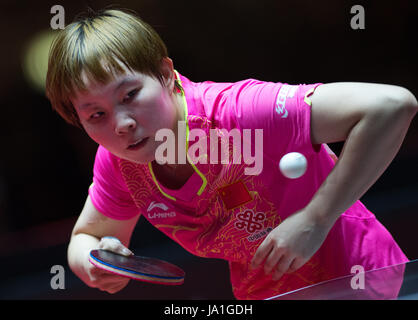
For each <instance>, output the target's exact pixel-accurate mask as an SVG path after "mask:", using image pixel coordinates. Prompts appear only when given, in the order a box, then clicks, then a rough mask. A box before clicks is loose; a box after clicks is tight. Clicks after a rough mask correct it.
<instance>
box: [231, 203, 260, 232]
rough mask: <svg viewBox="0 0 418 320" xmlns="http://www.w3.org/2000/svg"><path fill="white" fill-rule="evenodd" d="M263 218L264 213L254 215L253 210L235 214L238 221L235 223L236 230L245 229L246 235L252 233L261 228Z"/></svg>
mask: <svg viewBox="0 0 418 320" xmlns="http://www.w3.org/2000/svg"><path fill="white" fill-rule="evenodd" d="M265 218H266V215H265V214H264V212H257V213H254V211H253V210H251V209H247V210H245V211H244V212H240V213H238V214H237V219H238V221H237V222H235V227H236V228H237V229H238V230H243V229H245V231H247V232H248V233H254V232H256V231H258V230H261V229H262V228H263V224H262V223H261V222H263V221H264V219H265Z"/></svg>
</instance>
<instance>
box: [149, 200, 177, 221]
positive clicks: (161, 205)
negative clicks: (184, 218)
mask: <svg viewBox="0 0 418 320" xmlns="http://www.w3.org/2000/svg"><path fill="white" fill-rule="evenodd" d="M154 208H159V209H161V210H164V211H167V210H168V207H167V206H166V205H165V204H164V203H156V202H155V201H152V202H151V203H150V205H149V206H148V209H147V212H148V218H149V219H155V218H173V217H175V216H176V213H175V212H174V211H171V212H157V213H154V214H151V213H149V212H150V211H151V210H152V209H154Z"/></svg>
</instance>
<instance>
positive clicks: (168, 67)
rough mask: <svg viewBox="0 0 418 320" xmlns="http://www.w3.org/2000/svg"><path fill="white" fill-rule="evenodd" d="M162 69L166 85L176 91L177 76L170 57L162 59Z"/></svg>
mask: <svg viewBox="0 0 418 320" xmlns="http://www.w3.org/2000/svg"><path fill="white" fill-rule="evenodd" d="M160 71H161V75H162V76H163V81H164V85H165V87H166V88H167V89H168V91H169V92H174V87H175V79H176V77H175V74H174V67H173V61H172V60H171V59H170V58H169V57H164V58H163V59H162V60H161V65H160Z"/></svg>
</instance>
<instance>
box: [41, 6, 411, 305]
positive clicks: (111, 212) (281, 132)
mask: <svg viewBox="0 0 418 320" xmlns="http://www.w3.org/2000/svg"><path fill="white" fill-rule="evenodd" d="M46 84H47V89H46V92H47V96H48V98H49V99H50V101H51V104H52V106H53V108H54V109H55V110H56V111H57V112H58V113H59V114H60V115H61V116H62V117H63V118H64V119H65V120H66V121H67V122H68V123H70V124H72V125H76V126H79V127H80V128H82V129H83V130H85V132H86V133H87V134H88V135H89V136H90V137H91V139H93V140H94V141H95V142H97V143H98V145H99V147H98V150H97V155H96V159H95V164H94V177H93V184H92V185H91V187H90V188H89V191H88V196H87V200H86V203H85V206H84V208H83V210H82V212H81V214H80V217H79V219H78V221H77V223H76V225H75V227H74V230H73V233H72V237H71V241H70V244H69V248H68V259H69V265H70V266H71V268H72V270H73V271H74V272H75V273H76V274H77V275H78V276H79V277H80V278H81V279H82V280H83V281H84V282H85V283H86V284H87V285H89V286H92V287H97V288H99V289H101V290H104V291H107V292H110V293H114V292H117V291H119V290H121V289H122V288H123V287H124V286H126V284H127V282H128V280H127V279H126V278H122V277H118V276H115V275H112V274H109V273H106V272H104V271H100V270H98V269H97V268H95V267H94V266H92V265H91V264H90V263H89V261H88V255H89V251H90V250H92V249H96V248H105V249H108V250H113V251H115V252H118V253H120V254H129V253H130V251H128V252H127V253H124V252H123V249H125V250H127V247H128V246H129V241H130V237H131V234H132V231H133V229H134V227H135V225H136V223H137V221H138V219H139V217H140V216H144V217H145V218H146V219H148V220H149V222H150V223H151V224H153V225H154V226H155V227H156V228H158V229H159V230H161V231H162V232H164V233H165V234H166V235H168V236H169V237H171V238H172V239H173V240H174V241H176V242H178V243H179V244H180V245H181V246H183V247H184V248H185V249H186V250H188V251H189V252H191V253H193V254H195V255H197V256H201V257H209V258H210V257H213V258H220V259H225V260H227V261H228V263H229V267H230V280H231V284H232V288H233V293H234V295H235V297H236V298H237V299H263V298H267V297H270V296H273V295H276V294H280V293H283V292H287V291H289V290H293V289H296V288H300V287H303V286H306V285H309V284H313V283H317V282H320V281H323V280H327V279H331V278H335V277H338V276H342V275H348V274H350V270H351V267H352V266H354V265H360V266H363V267H364V269H365V270H369V269H374V268H378V267H383V266H388V265H392V264H397V263H402V262H406V261H408V259H407V257H406V256H405V255H404V253H403V252H402V250H401V249H400V248H399V246H398V245H397V243H396V242H395V241H394V239H393V238H392V236H391V235H390V233H389V232H388V231H387V230H386V229H385V228H384V226H383V225H382V224H380V222H379V221H378V220H377V219H376V217H375V216H374V214H373V213H371V212H370V211H369V210H367V208H366V207H365V206H364V205H363V204H362V203H361V202H360V201H359V200H358V199H360V197H361V196H362V195H363V194H364V193H365V192H366V191H367V190H368V189H369V188H370V187H371V186H372V185H373V183H374V182H375V181H376V180H377V179H378V178H379V176H380V175H381V174H382V173H383V172H384V170H385V169H386V168H387V167H388V165H389V164H390V162H391V161H392V160H393V158H394V157H395V155H396V153H397V151H398V150H399V148H400V146H401V144H402V141H403V139H404V137H405V135H406V132H407V130H408V127H409V125H410V122H411V120H412V119H413V117H414V115H415V114H416V112H417V109H418V104H417V100H416V98H415V97H414V95H413V94H411V92H410V91H408V90H407V89H405V88H402V87H398V86H394V85H384V84H371V83H329V84H321V83H316V84H308V85H305V84H302V85H292V86H289V85H288V84H285V83H271V82H262V81H258V80H255V79H248V80H243V81H240V82H236V83H214V82H202V83H196V82H192V81H191V80H189V79H188V78H186V77H185V76H183V75H182V74H180V73H178V72H177V71H176V70H175V69H174V67H173V62H172V60H171V59H170V58H169V57H168V54H167V50H166V47H165V45H164V43H163V42H162V40H161V39H160V38H159V36H158V35H157V34H156V32H155V31H154V30H153V29H152V28H151V27H150V26H149V25H147V24H146V23H145V22H143V21H142V20H141V19H140V18H139V17H137V16H136V15H135V14H133V13H131V12H128V11H125V10H107V11H103V12H99V13H96V14H94V15H91V16H89V17H88V18H80V19H78V20H77V21H76V22H74V23H72V24H70V25H68V26H67V27H66V28H65V29H64V30H62V31H61V32H60V34H59V35H58V37H57V38H56V40H55V41H54V43H53V46H52V48H51V51H50V57H49V66H48V74H47V83H46ZM181 121H184V123H185V124H186V125H185V126H182V127H181V128H183V129H182V130H183V131H184V132H186V135H182V134H180V133H182V132H183V131H181V130H180V131H179V128H180V126H179V124H180V123H181ZM181 128H180V129H181ZM160 129H168V130H172V132H173V133H174V137H175V144H176V148H175V150H178V149H177V147H178V146H179V145H186V150H185V152H186V153H187V150H190V148H192V147H193V145H194V144H195V143H197V141H200V140H198V139H195V140H194V141H192V140H190V141H184V140H185V137H187V134H188V133H190V132H192V131H193V130H196V129H200V130H201V131H199V132H201V133H202V132H203V133H204V134H206V135H207V136H208V137H209V133H210V130H211V129H212V130H215V131H216V132H220V131H221V130H222V129H224V130H226V132H230V131H231V130H233V129H235V130H239V132H240V133H243V131H244V129H250V130H251V132H252V133H253V135H254V132H255V130H256V129H262V130H263V136H262V148H263V161H264V162H263V169H262V170H261V171H260V172H258V173H257V174H247V173H246V171H245V168H247V167H248V166H247V164H246V163H232V161H229V162H228V163H224V164H222V163H220V161H218V163H215V161H210V160H213V159H212V158H211V157H212V154H209V151H208V153H207V154H206V155H205V154H203V158H206V160H207V161H206V162H207V163H204V161H200V162H196V161H190V158H189V157H187V162H183V163H181V162H180V161H179V159H180V158H181V157H182V156H185V155H184V154H181V153H176V158H175V160H176V161H175V163H166V164H161V161H157V160H159V159H157V157H156V154H157V151H158V147H159V146H160V145H161V144H162V143H163V141H159V140H158V139H156V136H157V132H159V130H160ZM224 132H225V131H224ZM338 141H345V143H344V148H343V151H342V153H341V156H340V158H339V159H337V158H336V157H335V155H333V154H332V152H331V151H330V149H329V148H328V147H327V145H326V143H332V142H338ZM230 144H231V142H230ZM211 147H213V146H211ZM257 147H260V145H259V144H258V145H257ZM208 150H209V149H208ZM252 151H255V150H254V146H253V149H252ZM289 152H299V153H302V154H303V155H304V156H305V157H306V158H307V161H308V169H307V171H306V173H305V174H304V175H303V176H302V177H300V178H299V179H293V180H292V179H288V178H286V177H284V176H283V175H282V174H281V173H280V171H279V170H278V168H277V164H278V162H279V160H280V159H281V157H282V156H283V155H285V154H287V153H289ZM200 159H201V160H202V158H200ZM106 236H112V237H116V238H118V239H120V241H121V243H119V242H118V241H115V240H112V238H106ZM156 256H158V254H157V253H156Z"/></svg>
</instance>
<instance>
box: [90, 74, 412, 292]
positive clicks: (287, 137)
mask: <svg viewBox="0 0 418 320" xmlns="http://www.w3.org/2000/svg"><path fill="white" fill-rule="evenodd" d="M180 80H181V84H182V86H183V88H184V93H185V102H186V105H187V106H186V119H187V130H188V132H192V130H195V129H200V130H201V131H199V132H200V133H202V134H203V136H205V137H206V140H207V142H208V145H209V147H210V148H212V147H213V146H212V145H210V141H209V137H210V134H211V130H215V132H218V133H219V132H221V129H225V130H227V132H229V131H231V130H232V129H236V130H239V132H240V133H243V131H244V129H246V130H248V129H250V131H249V132H250V133H251V134H252V137H253V140H252V142H251V141H250V140H248V141H250V142H247V144H249V148H250V149H251V151H252V152H253V153H252V154H253V155H254V154H255V152H256V150H260V148H261V150H262V152H263V157H262V159H263V163H262V170H261V172H259V173H258V174H247V172H246V171H245V169H246V168H248V167H249V165H248V164H247V163H245V162H243V161H241V163H231V162H232V161H230V163H227V164H221V163H220V160H219V159H220V158H218V160H219V161H218V164H216V163H214V161H212V160H214V156H213V155H212V154H210V153H209V151H208V152H207V154H199V159H201V160H202V159H205V160H207V161H206V164H205V163H204V162H205V161H200V162H197V163H195V164H194V170H195V172H194V174H193V175H192V176H191V177H190V178H189V179H188V180H187V182H186V183H185V184H184V185H183V186H182V187H181V188H180V189H177V190H170V189H168V188H165V187H164V186H163V185H161V184H160V183H159V182H158V181H157V179H156V178H155V175H154V173H153V170H152V166H151V163H149V164H148V165H140V164H135V163H132V162H129V161H127V160H123V159H120V158H117V157H116V156H114V155H112V154H111V153H110V152H108V151H107V150H106V149H104V148H103V147H101V146H99V148H98V151H97V155H96V160H95V165H94V178H93V184H92V186H91V187H90V189H89V194H90V197H91V200H92V202H93V204H94V206H95V207H96V208H97V210H98V211H100V212H101V213H102V214H104V215H106V216H108V217H110V218H113V219H118V220H123V219H129V218H132V217H134V216H135V215H138V214H142V215H143V216H144V217H145V218H146V219H147V220H148V221H149V222H150V223H151V224H153V225H154V226H155V227H156V228H157V229H159V230H160V231H162V232H164V233H165V234H166V235H167V236H169V237H170V238H172V239H173V240H174V241H176V242H177V243H179V244H180V245H181V246H182V247H184V248H185V249H186V250H188V251H189V252H191V253H193V254H195V255H197V256H200V257H208V258H211V257H212V258H218V259H225V260H227V261H228V262H229V266H230V275H231V276H230V278H231V283H232V288H233V292H234V295H235V296H236V298H238V299H264V298H267V297H270V296H274V295H277V294H280V293H284V292H287V291H291V290H294V289H297V288H300V287H304V286H307V285H311V284H314V283H317V282H320V281H324V280H328V279H331V278H335V277H339V276H344V275H349V274H350V272H351V268H352V267H353V266H355V265H360V266H362V267H364V269H365V270H370V269H375V268H379V267H383V266H389V265H393V264H398V263H402V262H406V261H408V259H407V257H406V256H405V255H404V254H403V252H402V251H401V249H400V248H399V247H398V245H397V244H396V242H395V241H394V240H393V238H392V236H391V235H390V234H389V232H388V231H387V230H386V229H385V228H384V227H383V226H382V225H381V224H380V223H379V221H377V220H376V218H375V216H374V215H373V214H372V213H371V212H370V211H369V210H367V208H366V207H365V206H364V205H363V204H362V203H361V202H360V201H357V202H356V203H355V204H354V205H353V206H352V207H351V208H349V209H348V210H347V211H346V212H345V213H343V214H342V215H341V216H340V218H339V219H338V220H337V222H336V223H335V225H334V226H333V228H332V229H331V231H330V233H329V234H328V236H327V238H326V240H325V241H324V243H323V245H322V246H321V247H320V249H319V250H318V251H317V252H316V253H315V254H314V256H313V257H312V258H311V259H310V260H309V261H308V262H307V263H306V264H305V265H304V266H302V267H301V268H300V269H299V270H297V271H296V272H294V273H291V274H285V275H284V276H283V277H282V278H281V279H280V280H279V281H273V280H272V278H271V275H268V276H266V275H265V274H264V271H263V268H262V267H261V268H258V269H256V270H250V268H249V264H250V261H251V259H252V257H253V255H254V253H255V252H256V250H257V248H258V246H259V245H260V244H261V243H262V241H263V240H264V239H265V237H266V235H267V234H268V233H269V232H270V231H271V230H272V229H273V228H275V227H276V226H278V225H279V224H280V223H281V222H282V221H283V220H284V219H286V218H287V217H288V216H289V215H291V214H293V213H295V212H296V211H298V210H300V209H302V208H304V207H305V206H306V205H307V204H308V203H309V201H310V200H311V199H312V197H313V195H314V194H315V192H316V191H317V190H318V188H319V187H320V186H321V184H322V182H323V181H324V180H325V179H326V177H327V176H328V174H329V173H330V172H331V170H332V168H333V167H334V165H335V161H336V160H337V159H336V156H335V155H334V154H333V153H332V151H331V150H330V149H329V148H328V146H327V145H325V144H323V145H317V146H314V145H312V143H311V139H310V106H311V103H310V100H309V96H310V94H312V93H313V91H314V90H315V88H316V87H317V86H318V85H320V84H319V83H318V84H313V85H305V84H302V85H288V84H283V83H271V82H262V81H258V80H254V79H249V80H244V81H240V82H236V83H214V82H209V81H208V82H202V83H194V82H191V81H190V80H188V79H187V78H185V77H183V76H180ZM256 129H262V130H263V135H262V143H260V141H258V142H257V143H255V142H254V139H255V130H256ZM197 141H198V140H197V139H196V140H195V141H189V143H188V145H187V147H188V148H189V149H190V148H193V145H194V144H195V143H197ZM199 143H200V142H199ZM236 147H237V145H236V144H234V142H232V139H231V140H230V142H229V152H230V153H231V154H232V153H233V151H234V150H235V149H236ZM208 150H210V149H209V148H208ZM242 150H243V149H241V152H243V151H242ZM218 151H219V150H218ZM289 152H299V153H302V154H303V155H305V157H306V158H307V161H308V168H307V171H306V173H305V174H304V175H303V176H302V177H300V178H298V179H288V178H286V177H284V176H283V175H282V174H281V172H280V171H279V169H278V163H279V161H280V159H281V157H283V156H284V155H285V154H287V153H289ZM214 154H216V153H214ZM218 155H219V152H218ZM400 285H401V283H399V287H394V288H393V292H390V293H388V295H389V296H390V295H391V294H392V295H394V296H396V294H397V291H398V290H399V288H400ZM386 294H387V293H386Z"/></svg>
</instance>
